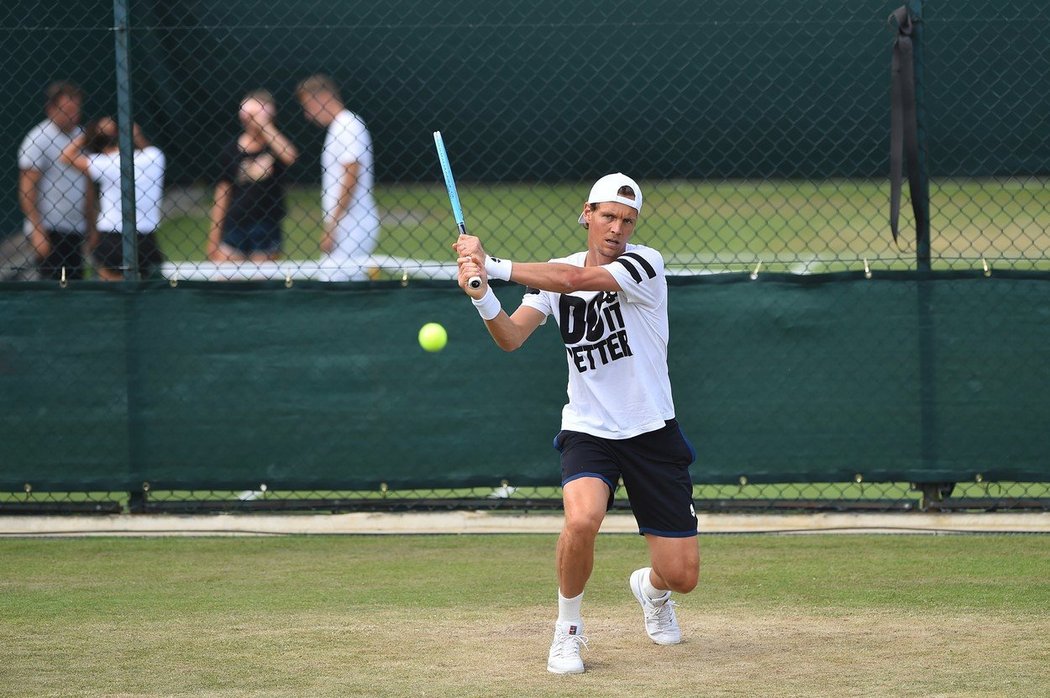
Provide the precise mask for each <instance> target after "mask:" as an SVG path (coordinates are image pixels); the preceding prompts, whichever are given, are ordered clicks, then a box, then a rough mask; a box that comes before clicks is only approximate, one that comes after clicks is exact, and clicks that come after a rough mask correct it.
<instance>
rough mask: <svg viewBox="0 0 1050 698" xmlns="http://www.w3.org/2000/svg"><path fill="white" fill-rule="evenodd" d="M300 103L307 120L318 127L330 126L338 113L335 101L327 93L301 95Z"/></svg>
mask: <svg viewBox="0 0 1050 698" xmlns="http://www.w3.org/2000/svg"><path fill="white" fill-rule="evenodd" d="M299 103H300V104H301V105H303V116H305V117H306V120H307V121H309V122H310V123H313V124H317V125H318V126H323V127H326V126H328V124H330V123H332V119H334V118H335V116H336V114H337V113H338V110H337V109H336V108H335V107H336V105H335V100H334V99H332V95H330V94H328V93H326V92H318V93H316V94H302V95H299Z"/></svg>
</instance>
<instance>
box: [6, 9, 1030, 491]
mask: <svg viewBox="0 0 1050 698" xmlns="http://www.w3.org/2000/svg"><path fill="white" fill-rule="evenodd" d="M901 1H902V0H893V1H890V2H869V3H841V2H831V1H830V0H827V1H818V2H812V1H809V2H800V1H794V0H778V1H774V2H767V3H758V4H753V3H752V4H747V3H737V2H727V1H705V2H695V3H681V2H652V3H646V4H645V5H643V6H638V5H637V4H629V3H613V4H612V5H609V4H608V3H605V4H601V5H591V4H588V3H584V4H569V5H566V4H565V3H561V2H549V1H542V2H536V3H531V4H529V5H528V6H522V5H520V4H515V3H505V2H496V3H483V2H480V1H479V0H455V1H449V2H436V3H435V2H431V3H420V2H414V1H411V0H391V1H390V2H385V3H362V2H356V0H341V1H339V2H329V3H320V2H317V0H290V1H289V2H284V3H281V4H279V5H260V4H259V3H257V2H248V1H246V0H227V1H226V2H222V3H218V2H179V1H173V2H160V3H158V2H144V1H142V0H129V1H128V3H127V4H126V6H125V5H124V3H123V0H118V1H117V3H116V5H117V8H118V9H117V14H116V15H115V14H114V9H113V4H111V3H109V2H93V1H90V0H72V1H71V2H66V3H60V4H50V5H40V4H38V3H26V2H15V3H8V4H7V5H6V6H5V8H4V9H0V32H3V34H4V36H5V46H6V47H7V48H8V50H7V52H6V55H5V58H4V65H5V71H4V73H3V75H0V83H2V84H3V91H4V93H5V94H7V95H8V96H9V99H8V101H7V102H6V103H5V104H4V105H3V106H2V107H0V109H3V110H4V117H5V118H4V120H3V124H4V126H3V127H0V134H2V135H0V137H2V138H3V140H4V151H5V152H7V153H9V154H10V155H9V158H10V157H17V161H18V164H17V166H15V164H14V163H13V162H11V160H9V161H8V162H9V165H10V166H9V167H8V168H6V170H5V171H4V172H3V173H0V187H2V188H3V189H4V190H5V191H7V192H8V195H7V196H6V198H5V199H3V200H4V201H6V204H5V205H4V206H3V207H2V209H0V217H2V218H0V220H2V222H3V228H0V233H6V235H4V236H3V237H2V239H0V280H11V279H17V280H27V281H28V280H41V279H42V280H47V281H57V282H59V283H73V284H76V283H80V280H81V279H84V280H85V281H84V283H93V282H95V281H100V280H101V281H104V280H119V279H123V278H129V277H130V278H135V277H137V276H138V275H141V276H143V277H147V278H148V277H155V278H164V279H167V280H168V281H169V282H170V283H171V284H172V285H177V284H178V283H180V282H183V281H204V282H213V281H214V282H217V283H218V282H229V281H248V280H259V279H267V280H278V281H285V282H286V283H288V284H291V283H294V282H298V281H300V280H306V279H309V280H313V281H320V282H324V283H338V282H348V281H349V282H375V281H390V280H396V281H401V282H404V283H409V282H411V280H414V279H439V280H448V279H452V278H453V277H454V272H455V264H454V261H453V259H452V255H451V250H450V248H449V245H450V243H451V241H452V238H453V236H454V233H455V226H454V223H453V220H452V216H451V212H450V210H449V206H448V199H447V197H446V195H445V190H444V186H443V184H442V182H441V175H440V171H439V169H438V164H437V158H436V156H435V153H434V149H433V141H432V137H431V134H432V132H433V131H435V130H441V131H442V132H443V134H444V137H445V141H446V143H447V144H448V147H449V151H450V156H451V159H452V166H453V168H454V170H455V172H456V175H457V179H458V180H459V182H460V196H461V198H462V200H463V206H464V209H465V213H466V218H467V224H468V227H469V228H470V230H471V231H472V232H476V233H477V234H479V235H481V236H482V237H483V238H484V239H485V242H486V246H487V247H489V249H491V250H493V251H494V252H496V253H499V254H501V255H502V256H506V257H509V258H512V259H521V260H526V259H535V260H545V259H548V258H551V257H556V256H562V255H565V254H568V253H571V252H573V251H576V250H577V249H578V248H580V247H581V246H582V244H583V238H582V235H581V230H580V228H579V227H578V226H576V224H575V223H576V217H577V216H578V214H579V212H580V209H581V208H582V206H583V204H584V198H585V196H586V193H587V190H588V188H589V186H590V183H591V182H592V181H593V180H594V179H595V178H596V177H597V176H599V175H601V174H604V173H605V172H611V171H624V172H626V173H627V174H629V175H631V176H633V177H634V178H636V179H637V180H639V181H640V182H641V185H642V188H643V189H644V193H645V211H644V215H643V217H642V220H641V223H640V225H639V228H638V233H637V239H638V241H640V242H644V243H645V244H651V245H653V246H654V247H657V248H659V249H661V250H662V251H663V253H664V255H665V258H666V260H667V266H668V270H669V273H671V274H675V275H700V274H713V273H725V272H749V273H757V272H759V271H760V270H761V271H772V272H787V273H791V274H819V273H828V272H843V271H854V272H856V271H860V270H864V271H865V272H868V273H876V274H877V273H879V272H881V271H883V270H893V271H903V270H911V269H914V268H915V256H916V249H915V239H914V235H913V234H912V232H910V231H913V225H914V221H912V220H910V219H909V215H910V209H909V207H908V206H905V207H904V208H903V211H904V220H903V221H902V229H903V230H905V231H906V233H905V236H904V237H903V238H902V239H901V241H900V243H899V244H895V243H894V241H893V240H892V238H891V235H890V231H889V225H888V215H889V203H888V196H889V194H888V192H889V187H888V183H887V177H886V174H887V169H888V160H889V81H890V55H891V47H892V43H893V40H894V38H895V34H894V32H893V31H892V30H891V28H890V27H889V26H888V25H887V17H888V16H889V14H890V13H891V12H892V11H893V10H894V9H895V8H896V7H897V6H898V5H899V4H900V3H901ZM910 4H911V5H914V6H916V7H919V8H920V9H921V11H922V27H923V30H924V36H923V42H924V43H923V49H924V56H925V63H924V65H923V66H922V73H921V75H922V79H923V83H922V89H921V90H920V93H919V98H920V99H921V107H922V113H923V114H924V122H923V124H922V127H923V137H924V143H925V148H926V155H927V162H926V165H927V174H928V177H929V183H930V184H929V189H930V201H929V208H930V228H931V232H930V239H931V247H932V267H933V269H934V270H940V271H943V270H967V269H976V270H983V271H984V272H985V273H986V274H994V273H995V271H996V270H1018V271H1033V272H1041V271H1046V270H1048V269H1050V256H1048V254H1047V250H1048V249H1050V129H1048V128H1047V127H1046V123H1047V121H1046V119H1047V114H1048V113H1050V42H1048V41H1047V38H1046V37H1047V36H1048V35H1050V8H1048V7H1047V6H1046V5H1045V3H1042V2H1039V1H1038V0H1012V1H1010V0H1004V1H1003V2H996V3H989V2H978V1H977V0H962V1H960V2H953V3H950V4H949V3H925V4H922V3H917V2H914V1H913V2H912V3H910ZM122 8H123V11H122ZM133 124H134V126H133ZM121 149H124V152H130V151H134V153H135V155H134V165H133V167H132V166H131V164H130V163H129V162H127V161H124V162H123V163H122V161H121V158H120V157H119V152H120V151H121ZM122 201H124V202H130V201H134V202H135V212H134V213H135V215H132V214H131V211H130V207H127V206H124V207H122V205H121V202H122ZM260 292H264V293H265V292H269V291H260ZM856 487H857V484H856V483H853V484H852V485H850V484H847V485H839V486H832V489H833V490H835V493H834V494H833V496H830V497H829V496H828V489H827V487H826V486H821V485H813V486H811V487H798V488H793V487H788V486H785V488H784V489H782V490H770V489H769V488H768V487H765V486H764V487H761V488H757V489H756V486H747V485H746V484H742V485H741V487H739V488H731V487H730V488H728V489H705V490H703V491H698V493H697V497H698V502H699V501H701V500H703V501H709V502H710V503H711V504H710V506H711V507H715V508H717V507H718V506H722V505H723V504H722V503H726V502H729V503H731V502H733V501H738V502H739V501H742V500H757V501H761V502H765V504H764V506H769V507H776V506H781V504H777V503H776V502H787V504H784V506H799V507H802V508H805V507H807V506H814V507H817V508H819V507H822V506H833V507H834V506H840V504H836V503H831V504H828V502H829V501H831V500H840V502H854V503H857V502H865V501H870V502H872V504H871V506H876V507H877V506H883V507H884V508H887V509H898V508H911V507H924V508H929V507H930V506H933V505H932V504H931V503H933V502H938V501H940V500H941V499H942V497H940V495H939V494H938V491H937V490H935V489H927V490H926V491H922V490H919V491H915V490H912V488H911V487H910V486H909V485H908V484H907V483H905V484H903V485H897V486H887V487H889V489H888V490H886V491H881V490H879V491H874V493H873V491H872V490H873V486H870V485H869V486H867V487H866V488H862V489H863V490H864V491H863V492H862V491H860V490H858V489H856ZM972 487H976V488H977V489H976V490H972V488H971V490H967V491H966V494H965V495H964V496H963V498H964V499H972V498H980V499H983V500H986V501H985V502H984V503H983V504H975V506H976V507H977V508H981V507H986V508H987V507H989V506H990V507H993V508H994V507H997V506H1001V505H1000V504H996V503H995V502H1000V501H1002V499H1003V497H1002V496H1000V493H1007V492H1009V493H1013V494H1015V495H1016V499H1017V500H1018V501H1029V502H1032V501H1034V502H1035V503H1036V505H1037V506H1040V507H1042V508H1044V509H1045V508H1046V504H1045V502H1046V499H1047V496H1048V493H1047V491H1046V487H1045V486H1043V485H1041V484H1037V483H1036V484H1033V483H1028V484H1025V483H1020V484H1016V483H1003V484H1002V486H1001V489H997V490H996V491H995V492H994V493H991V494H989V492H988V490H987V489H986V488H987V487H988V485H987V483H974V484H973V485H972ZM982 487H984V488H985V489H981V488H982ZM997 487H999V486H998V485H997ZM500 488H503V489H502V490H501V489H500ZM508 488H510V489H508ZM836 488H837V489H836ZM493 493H495V494H493ZM557 494H558V493H557V491H550V492H547V491H544V490H538V491H536V492H530V491H527V490H525V489H522V488H515V487H514V485H513V483H499V482H496V483H493V486H492V488H491V489H487V488H486V489H482V490H471V491H467V492H458V491H457V492H444V493H441V496H440V497H437V496H436V495H435V496H433V497H432V496H431V494H430V493H426V492H424V493H414V494H412V495H411V496H408V497H405V498H404V499H406V500H407V499H413V498H415V499H424V500H427V499H443V500H446V501H449V502H456V501H460V502H461V503H469V504H470V505H471V506H477V505H478V503H479V502H487V503H489V504H491V505H492V506H497V505H502V504H503V503H506V502H511V503H514V502H515V501H518V500H524V501H523V502H519V503H520V504H523V505H525V506H543V504H542V502H543V501H547V500H550V501H556V499H557ZM502 495H506V496H502ZM954 496H955V497H959V494H958V491H956V493H955V495H954ZM295 499H299V500H304V499H305V500H318V501H319V502H320V504H319V507H320V508H328V507H332V506H336V507H339V506H357V507H365V508H367V507H369V506H377V507H378V506H382V505H381V504H380V502H385V503H389V502H390V501H392V500H399V499H401V498H399V497H391V496H389V493H384V492H380V493H375V492H369V493H361V492H349V493H332V492H329V493H321V494H318V493H293V494H292V495H289V497H288V498H286V497H284V496H282V495H280V494H278V493H274V492H266V493H261V491H255V490H246V491H245V492H244V493H241V492H230V493H221V494H219V493H217V494H216V495H215V496H214V497H211V496H200V493H190V494H185V493H178V492H174V493H168V494H167V495H158V494H157V493H149V494H146V493H133V495H132V496H131V499H130V500H127V501H125V499H124V498H120V499H119V500H117V501H118V502H119V503H118V505H117V506H118V508H127V507H130V508H131V509H133V510H139V509H142V508H143V507H148V506H156V507H171V508H178V507H180V506H190V504H189V503H191V502H194V501H198V500H199V501H203V502H207V501H208V500H215V501H216V502H221V503H223V504H221V506H242V505H243V506H255V507H260V506H273V507H282V506H288V507H290V508H294V507H295V506H297V505H294V504H282V502H286V501H292V500H295ZM49 501H53V499H52V496H51V495H37V494H35V493H33V492H21V493H13V494H10V495H8V496H7V498H6V499H4V500H3V501H2V502H0V511H5V510H9V509H10V507H11V506H13V505H15V504H17V503H18V502H22V503H26V504H32V503H34V502H36V503H38V504H47V502H49ZM80 501H81V500H80V499H79V498H77V497H73V498H72V499H66V500H64V503H66V504H70V503H73V502H80ZM83 501H84V502H87V504H85V505H84V506H86V507H87V508H91V506H93V504H92V502H95V501H101V502H111V501H114V500H113V498H112V497H110V496H108V495H100V496H99V497H98V498H94V497H90V496H88V497H87V498H85V499H83ZM333 502H334V503H335V504H333ZM78 506H79V504H78ZM107 506H110V505H107ZM201 506H207V505H203V504H202V505H201ZM396 506H400V505H396ZM436 506H439V507H440V506H442V505H440V504H438V505H436ZM700 506H701V507H702V506H703V505H702V504H701V505H700ZM726 506H731V504H726ZM737 506H743V505H739V504H738V505H737ZM857 506H865V505H863V504H858V505H857Z"/></svg>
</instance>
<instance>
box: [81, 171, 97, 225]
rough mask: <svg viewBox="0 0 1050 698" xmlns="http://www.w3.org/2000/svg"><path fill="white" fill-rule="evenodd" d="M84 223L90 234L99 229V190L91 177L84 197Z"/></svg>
mask: <svg viewBox="0 0 1050 698" xmlns="http://www.w3.org/2000/svg"><path fill="white" fill-rule="evenodd" d="M84 224H85V225H86V226H87V232H88V234H89V235H94V233H95V232H96V231H97V229H98V190H97V188H96V187H95V183H94V182H92V181H91V179H90V178H88V180H87V194H86V196H85V197H84Z"/></svg>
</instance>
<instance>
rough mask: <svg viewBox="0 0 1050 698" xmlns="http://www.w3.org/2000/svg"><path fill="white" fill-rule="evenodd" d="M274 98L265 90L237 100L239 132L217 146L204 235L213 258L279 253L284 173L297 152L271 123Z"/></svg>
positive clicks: (262, 257)
mask: <svg viewBox="0 0 1050 698" xmlns="http://www.w3.org/2000/svg"><path fill="white" fill-rule="evenodd" d="M276 115H277V103H276V102H275V101H274V99H273V95H271V94H270V93H269V92H268V91H267V90H252V91H251V92H249V93H248V94H247V95H245V96H244V99H242V100H241V106H240V112H239V116H240V121H241V126H242V127H243V129H244V132H243V133H241V134H240V135H239V136H237V139H236V140H234V141H233V142H232V143H230V145H229V146H228V147H227V148H226V149H225V150H224V151H223V153H222V156H221V160H220V163H221V170H220V173H219V180H218V184H216V186H215V203H214V205H213V206H212V210H211V231H210V232H209V234H208V259H210V260H211V261H213V262H243V261H251V262H265V261H270V260H275V259H277V258H278V257H280V255H281V221H283V220H284V216H285V213H286V207H285V203H284V177H285V172H286V171H287V170H288V168H289V167H291V166H292V164H293V163H294V162H295V161H296V159H297V158H298V157H299V151H298V150H296V148H295V146H294V145H292V143H291V141H289V140H288V139H287V138H286V137H285V136H284V134H282V133H281V132H280V131H279V130H278V129H277V125H276V123H275V122H274V118H275V117H276Z"/></svg>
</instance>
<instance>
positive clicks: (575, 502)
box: [555, 477, 609, 597]
mask: <svg viewBox="0 0 1050 698" xmlns="http://www.w3.org/2000/svg"><path fill="white" fill-rule="evenodd" d="M562 502H563V505H564V507H565V521H564V523H563V524H562V530H561V535H560V536H558V551H557V554H556V558H555V559H556V564H557V570H558V588H559V589H560V590H561V593H562V595H563V596H567V597H572V596H578V595H580V594H582V593H583V587H584V586H585V585H586V584H587V580H588V579H590V577H591V570H592V569H593V568H594V541H595V539H596V538H597V537H598V529H599V528H601V525H602V520H603V519H605V509H606V505H607V504H608V502H609V486H608V485H606V484H605V482H604V481H602V480H600V479H598V478H596V477H581V478H577V479H576V480H573V481H572V482H570V483H567V484H566V485H565V487H564V488H563V489H562Z"/></svg>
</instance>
